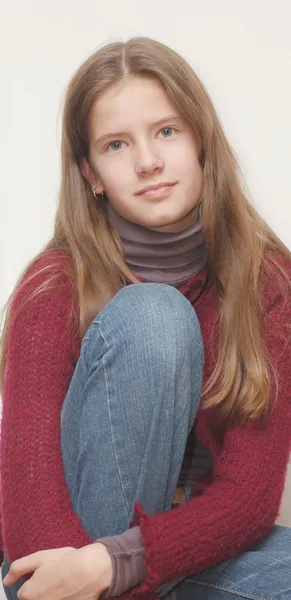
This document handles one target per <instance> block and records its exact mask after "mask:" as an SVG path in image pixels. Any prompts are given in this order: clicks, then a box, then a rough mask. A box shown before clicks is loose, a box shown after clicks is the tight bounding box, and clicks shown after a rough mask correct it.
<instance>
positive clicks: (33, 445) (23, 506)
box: [1, 271, 90, 561]
mask: <svg viewBox="0 0 291 600" xmlns="http://www.w3.org/2000/svg"><path fill="white" fill-rule="evenodd" d="M46 276H47V271H45V272H44V273H43V274H41V275H39V276H37V278H35V280H32V281H31V282H29V284H27V285H26V286H24V288H23V289H22V290H21V291H19V292H18V293H17V295H16V298H15V299H14V302H13V306H12V313H13V314H16V312H17V310H18V308H19V305H20V303H22V302H23V300H24V295H25V297H26V294H28V293H31V291H33V289H34V288H35V286H36V284H37V285H38V284H39V283H41V282H42V280H43V281H44V280H45V278H46ZM73 302H74V299H73V291H72V288H71V285H70V283H69V280H68V279H66V278H65V277H64V276H63V277H62V279H60V281H58V282H57V284H56V286H55V287H54V288H53V289H50V290H47V291H44V292H42V293H41V294H40V295H39V296H38V297H37V298H34V299H33V300H32V301H29V302H28V303H27V304H26V305H25V307H24V308H23V309H22V310H21V311H20V312H19V314H18V315H16V318H15V320H14V321H12V322H11V325H10V327H9V336H8V354H7V368H6V376H5V383H4V392H3V417H2V439H1V479H2V481H1V486H2V520H3V532H4V536H3V537H4V548H5V550H6V552H7V554H8V558H9V560H10V561H13V560H15V559H16V558H18V557H21V556H25V555H28V554H31V553H33V552H35V551H37V550H44V549H49V548H59V547H63V546H73V547H75V548H79V547H81V546H84V545H86V544H89V543H90V540H89V537H88V535H87V534H86V532H85V531H84V529H83V527H82V525H81V522H80V520H79V518H78V516H77V515H76V514H75V513H74V511H73V509H72V505H71V501H70V497H69V493H68V490H67V487H66V483H65V479H64V473H63V467H62V460H61V451H60V409H61V405H62V402H63V400H64V397H65V394H66V391H67V388H68V385H69V382H70V379H71V377H72V373H73V370H74V367H75V363H76V360H77V356H78V342H77V335H76V332H75V333H74V334H73V323H72V318H71V317H70V309H71V307H72V306H73ZM72 314H73V313H72Z"/></svg>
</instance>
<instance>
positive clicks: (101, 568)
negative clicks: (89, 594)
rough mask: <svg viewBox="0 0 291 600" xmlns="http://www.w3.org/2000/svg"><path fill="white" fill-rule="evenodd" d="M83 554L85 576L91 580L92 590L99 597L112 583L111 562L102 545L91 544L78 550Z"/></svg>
mask: <svg viewBox="0 0 291 600" xmlns="http://www.w3.org/2000/svg"><path fill="white" fill-rule="evenodd" d="M79 552H81V553H83V552H84V554H83V565H84V570H85V576H86V573H87V577H88V578H90V579H91V581H92V584H93V585H94V590H95V591H96V592H98V594H99V595H100V594H101V593H102V592H104V591H106V590H108V589H109V588H110V585H111V581H112V571H113V569H112V560H111V557H110V554H109V552H108V550H107V548H106V546H104V544H100V543H98V542H97V543H93V544H90V545H89V546H85V547H83V548H81V549H80V550H79Z"/></svg>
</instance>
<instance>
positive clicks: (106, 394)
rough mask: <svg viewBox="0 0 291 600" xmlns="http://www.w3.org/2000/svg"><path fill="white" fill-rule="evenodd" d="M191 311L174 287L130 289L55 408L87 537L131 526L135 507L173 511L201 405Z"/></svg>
mask: <svg viewBox="0 0 291 600" xmlns="http://www.w3.org/2000/svg"><path fill="white" fill-rule="evenodd" d="M202 367H203V345H202V338H201V332H200V327H199V323H198V320H197V317H196V313H195V311H194V309H193V307H192V306H191V304H190V302H189V301H188V300H187V299H186V298H185V297H184V296H183V295H182V294H181V293H180V292H179V291H178V290H176V289H175V288H173V287H171V286H168V285H164V284H151V283H146V284H131V285H130V286H127V287H125V288H122V289H121V290H120V291H119V292H118V293H117V294H116V296H115V297H114V298H113V299H112V300H111V302H109V303H108V305H107V306H106V307H105V308H104V309H103V310H102V311H101V312H100V314H99V315H98V316H97V317H96V318H95V320H94V321H93V323H92V324H91V326H90V327H89V329H88V331H87V333H86V334H85V337H84V339H83V342H82V348H81V354H80V358H79V361H78V363H77V365H76V369H75V371H74V375H73V377H72V380H71V384H70V387H69V390H68V393H67V395H66V398H65V401H64V404H63V409H62V423H61V438H62V440H61V441H62V455H63V464H64V471H65V475H66V481H67V485H68V489H69V491H70V495H71V499H72V504H73V507H74V509H75V511H76V512H77V513H78V515H79V516H80V519H81V521H82V523H83V526H84V528H85V529H86V530H87V532H88V533H89V535H90V536H91V537H92V538H93V539H94V538H97V537H100V536H105V535H114V534H119V533H121V532H122V531H125V530H126V529H127V528H128V525H129V522H130V520H131V518H132V516H133V505H134V501H136V500H138V501H140V502H142V504H143V506H144V507H145V509H146V510H147V511H148V513H149V514H154V513H156V512H159V511H165V510H168V509H170V507H171V503H172V499H173V495H174V491H175V488H176V484H177V481H178V477H179V473H180V469H181V464H182V460H183V455H184V450H185V444H186V438H187V434H188V431H189V429H190V428H191V425H192V424H193V422H194V419H195V415H196V412H197V409H198V406H199V402H200V395H201V382H202Z"/></svg>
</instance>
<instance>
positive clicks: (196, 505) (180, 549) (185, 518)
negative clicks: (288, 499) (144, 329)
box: [133, 295, 291, 595]
mask: <svg viewBox="0 0 291 600" xmlns="http://www.w3.org/2000/svg"><path fill="white" fill-rule="evenodd" d="M282 306H283V303H282V299H281V297H280V296H279V295H278V296H276V298H273V300H272V302H270V303H269V315H268V321H269V324H268V329H266V332H265V335H264V338H265V342H266V345H267V349H268V353H269V357H270V360H271V362H272V364H273V366H274V367H275V368H276V370H277V374H278V383H279V394H278V399H277V400H276V402H274V392H275V386H274V385H273V389H272V392H271V394H272V395H271V399H272V404H273V406H272V410H271V411H270V414H269V417H268V420H267V422H266V424H265V425H264V426H261V425H262V424H261V423H258V422H255V421H249V422H248V424H247V425H246V426H245V427H238V426H237V427H233V428H231V429H230V430H229V431H228V432H227V433H226V435H225V437H224V442H223V447H222V451H221V453H220V455H219V457H218V459H217V460H216V463H215V466H214V479H213V483H212V484H211V485H210V486H209V487H208V488H207V490H206V491H205V492H204V494H203V495H202V496H199V497H196V498H193V499H192V500H191V501H190V502H188V503H186V504H183V505H182V506H181V507H179V508H177V509H175V510H173V511H169V512H167V513H161V514H157V515H154V516H148V515H146V514H145V512H144V511H143V509H142V507H141V506H140V505H139V504H137V505H136V515H137V519H136V520H135V521H134V523H133V524H135V525H137V524H138V525H139V526H140V528H141V533H142V537H143V543H144V546H145V556H146V565H147V576H146V579H145V581H144V583H143V584H142V585H141V586H140V587H139V588H138V590H135V593H136V594H137V595H139V594H142V595H143V594H146V593H147V592H149V591H151V590H154V589H156V588H158V587H159V586H160V585H161V584H162V583H165V582H167V581H172V580H175V579H178V578H180V577H183V576H186V575H189V574H195V573H199V572H202V571H204V570H206V569H208V568H210V567H213V566H215V565H217V564H219V563H221V562H222V561H225V560H227V559H229V558H232V557H234V556H236V555H237V554H239V553H240V552H242V551H245V550H248V549H250V548H252V547H253V546H254V545H255V544H256V543H258V542H259V541H260V540H261V539H262V538H263V537H265V536H266V535H267V534H269V533H270V531H271V529H272V526H273V525H274V523H275V520H276V517H277V514H278V511H279V507H280V501H281V497H282V492H283V488H284V481H285V476H286V469H287V464H288V459H289V455H290V446H291V376H290V350H291V344H290V322H291V303H290V299H289V300H288V301H287V304H286V305H285V308H284V310H283V309H282ZM201 414H202V416H201V415H200V420H201V422H202V421H203V412H202V413H201ZM204 418H205V417H204Z"/></svg>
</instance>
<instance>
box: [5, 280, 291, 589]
mask: <svg viewBox="0 0 291 600" xmlns="http://www.w3.org/2000/svg"><path fill="white" fill-rule="evenodd" d="M203 360H204V359H203V342H202V337H201V331H200V326H199V322H198V319H197V316H196V313H195V311H194V310H193V307H192V306H191V304H190V303H189V301H188V300H187V299H186V298H185V297H184V296H183V295H182V294H181V293H180V292H179V291H177V290H176V289H175V288H173V287H171V286H167V285H164V284H152V283H148V284H131V285H129V286H127V287H125V288H123V289H121V290H120V291H119V292H118V294H116V296H115V297H114V298H113V299H112V300H111V302H109V303H108V304H107V306H106V307H105V308H104V309H103V310H102V311H101V312H100V313H99V315H98V316H97V317H96V318H95V319H94V321H93V323H92V324H91V326H90V327H89V329H88V331H87V332H86V334H85V336H84V339H83V341H82V347H81V353H80V357H79V360H78V363H77V365H76V368H75V371H74V374H73V377H72V380H71V383H70V386H69V389H68V392H67V395H66V398H65V400H64V403H63V408H62V414H61V444H62V456H63V464H64V471H65V476H66V482H67V485H68V489H69V492H70V495H71V500H72V504H73V507H74V510H75V511H76V512H77V514H78V515H79V517H80V519H81V521H82V524H83V526H84V528H85V529H86V531H87V532H88V534H89V535H90V537H91V538H92V539H95V538H98V537H102V536H105V535H114V534H119V533H121V532H123V531H125V530H126V529H127V528H128V526H129V522H130V520H131V518H132V517H133V505H134V502H135V501H139V502H141V503H142V505H143V507H144V508H145V510H146V511H147V512H148V514H155V513H157V512H161V511H166V510H170V509H171V504H172V500H173V495H174V492H175V488H176V486H177V482H178V479H179V473H180V469H181V465H182V460H183V455H184V451H185V445H186V440H187V435H188V432H189V430H190V428H191V426H192V424H193V422H194V420H195V415H196V413H197V410H198V407H199V403H200V396H201V385H202V369H203ZM214 543H215V541H214ZM290 554H291V530H289V529H287V528H284V527H274V529H273V531H272V534H271V535H270V536H269V537H268V538H267V539H266V540H264V541H263V542H261V543H260V544H258V545H256V547H255V548H254V549H253V550H252V551H249V552H245V553H242V554H241V555H239V556H238V557H236V558H234V559H232V560H230V561H227V562H224V563H222V564H221V565H219V566H218V567H215V568H213V569H209V570H208V571H205V572H204V573H202V574H201V575H195V576H193V577H192V576H189V577H187V578H185V579H183V580H180V581H176V582H172V583H171V584H166V585H165V586H161V588H159V590H157V593H158V595H159V596H164V597H167V599H172V600H188V599H189V600H192V599H193V600H194V599H196V598H197V600H206V599H207V600H222V599H225V600H230V599H231V598H234V597H242V598H253V599H256V600H259V599H264V600H267V599H268V600H271V599H272V600H273V599H275V598H276V600H285V599H286V600H287V598H289V600H290V598H291V562H290ZM6 568H7V562H6V563H5V565H4V572H5V570H6ZM12 593H13V591H12ZM8 597H9V598H11V600H16V594H15V592H14V595H12V596H8Z"/></svg>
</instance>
